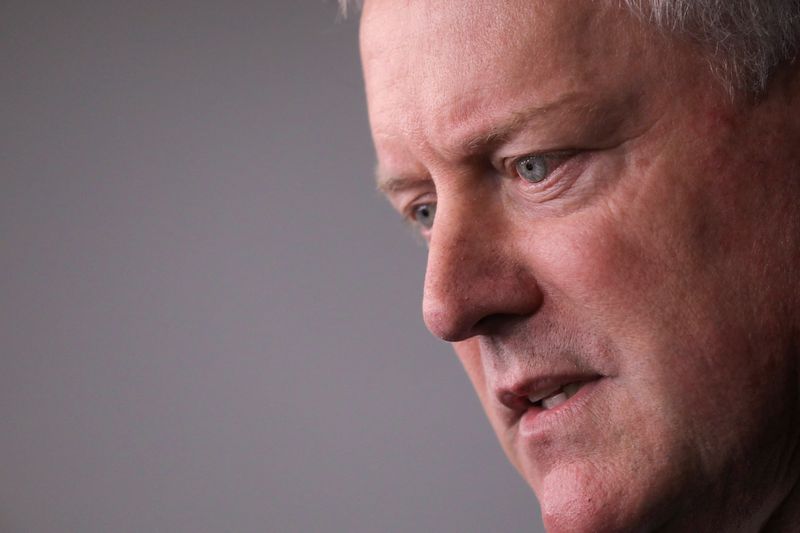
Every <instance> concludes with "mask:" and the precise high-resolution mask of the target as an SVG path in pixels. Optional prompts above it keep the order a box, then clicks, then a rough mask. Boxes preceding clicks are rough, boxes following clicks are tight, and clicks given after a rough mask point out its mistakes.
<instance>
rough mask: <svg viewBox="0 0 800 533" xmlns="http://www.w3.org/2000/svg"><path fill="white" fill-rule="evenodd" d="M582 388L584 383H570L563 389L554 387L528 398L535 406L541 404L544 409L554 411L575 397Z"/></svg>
mask: <svg viewBox="0 0 800 533" xmlns="http://www.w3.org/2000/svg"><path fill="white" fill-rule="evenodd" d="M582 386H583V383H569V384H567V385H564V386H563V387H553V388H550V389H547V390H544V391H542V392H540V393H538V394H535V395H533V394H532V395H530V396H528V401H530V402H531V403H533V404H535V403H538V402H541V404H542V407H543V408H544V409H552V408H554V407H558V406H559V405H561V404H562V403H564V402H566V401H567V400H569V399H570V398H572V397H573V396H575V394H576V393H577V392H578V391H579V390H580V389H581V387H582Z"/></svg>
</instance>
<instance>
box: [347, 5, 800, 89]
mask: <svg viewBox="0 0 800 533" xmlns="http://www.w3.org/2000/svg"><path fill="white" fill-rule="evenodd" d="M604 1H617V2H620V3H621V4H622V5H624V6H625V7H627V8H628V9H630V10H631V11H632V12H633V13H634V14H635V15H636V16H638V17H640V18H642V19H643V20H645V21H647V22H649V23H650V24H652V25H654V26H655V27H656V28H657V29H658V30H659V31H661V32H663V33H666V34H671V35H674V36H676V37H679V38H684V39H689V40H692V41H694V42H696V43H697V44H699V45H700V46H701V47H702V49H703V50H704V51H705V53H706V55H707V56H708V60H709V65H710V67H711V69H712V70H713V71H714V72H715V74H717V75H718V76H719V77H720V78H721V79H722V81H723V82H724V83H725V84H726V85H727V87H728V88H729V89H730V90H731V91H737V90H744V91H746V92H750V93H755V94H758V93H760V92H763V91H764V90H765V89H766V86H767V84H768V82H769V80H770V78H771V77H772V74H773V73H774V72H775V70H776V69H778V67H780V66H782V65H785V64H787V63H792V62H794V61H795V58H796V57H797V54H798V51H799V49H800V0H604ZM353 3H354V0H339V7H340V10H341V13H342V15H343V16H347V11H348V7H349V5H352V4H353ZM355 3H358V4H360V3H361V2H360V1H358V0H356V2H355Z"/></svg>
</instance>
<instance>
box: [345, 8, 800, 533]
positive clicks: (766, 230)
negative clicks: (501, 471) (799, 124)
mask: <svg viewBox="0 0 800 533" xmlns="http://www.w3.org/2000/svg"><path fill="white" fill-rule="evenodd" d="M612 4H614V5H615V3H612V2H608V3H602V2H596V1H583V0H581V1H575V2H569V3H567V2H544V1H531V0H518V1H509V2H481V1H475V0H468V1H460V2H442V1H435V0H430V1H414V2H402V3H399V2H394V1H390V0H368V1H367V2H366V5H365V7H364V13H363V17H362V34H361V44H362V56H363V63H364V72H365V79H366V88H367V95H368V101H369V113H370V122H371V126H372V132H373V136H374V141H375V146H376V151H377V156H378V162H379V171H378V172H379V178H378V179H379V182H380V186H381V188H382V189H383V190H384V191H385V193H386V194H387V196H388V198H389V200H390V201H391V203H392V204H393V206H394V207H395V208H396V209H397V210H398V211H399V212H400V213H401V214H402V215H403V216H404V217H405V218H406V219H408V220H409V221H410V222H411V224H413V225H414V226H415V227H416V228H417V229H418V230H419V232H420V233H421V234H422V236H423V237H424V238H425V240H426V241H427V243H428V247H429V252H428V254H429V255H428V264H427V270H426V277H425V287H424V301H423V313H424V319H425V322H426V324H427V326H428V328H429V329H430V330H431V332H433V333H434V334H435V335H437V336H438V337H441V338H442V339H445V340H448V341H451V342H453V343H454V346H455V350H456V352H457V354H458V356H459V358H460V359H461V361H462V363H463V365H464V367H465V368H466V370H467V373H468V375H469V377H470V379H471V381H472V383H473V384H474V386H475V389H476V390H477V393H478V395H479V396H480V399H481V401H482V403H483V406H484V408H485V410H486V412H487V414H488V416H489V419H490V421H491V423H492V426H493V427H494V430H495V432H496V433H497V436H498V438H499V440H500V443H501V445H502V447H503V449H504V450H505V452H506V454H507V455H508V457H509V459H510V460H511V462H512V463H513V464H514V465H515V466H516V468H517V469H518V470H519V472H520V473H521V474H522V476H523V477H524V478H525V479H526V480H527V481H528V483H529V484H530V485H531V487H532V488H533V489H534V491H535V492H536V494H537V496H538V498H539V501H540V503H541V507H542V513H543V516H544V520H545V525H546V526H547V528H548V530H550V531H569V532H578V531H587V532H589V531H592V532H593V531H637V530H651V529H656V528H666V529H671V530H676V531H702V530H704V529H703V528H704V527H709V528H711V527H715V530H720V528H722V530H724V526H725V524H728V525H730V526H731V527H733V526H735V527H743V528H747V527H760V525H761V524H763V523H764V521H766V520H767V517H768V516H769V515H770V514H771V513H772V512H773V511H774V510H775V508H776V507H777V505H778V502H779V501H780V500H781V499H783V498H785V497H786V494H787V493H788V492H789V490H790V485H791V484H792V483H793V481H794V476H795V474H792V473H791V472H795V473H796V469H795V467H794V466H793V465H792V463H791V460H792V458H793V457H794V454H793V450H794V448H795V447H796V446H797V435H796V434H795V433H796V430H795V429H793V428H797V420H798V408H797V398H798V375H797V369H796V363H795V362H796V353H795V351H794V347H795V342H796V339H795V338H794V337H793V335H794V332H795V331H796V326H797V317H796V316H795V314H794V313H795V311H794V310H795V309H796V308H797V301H796V300H797V292H798V291H797V288H796V286H795V285H796V280H797V272H796V270H795V269H793V268H788V267H787V265H795V264H797V263H798V257H800V255H798V250H797V246H796V238H794V237H792V236H793V235H800V232H799V231H798V230H799V229H800V225H799V224H798V221H797V215H796V213H795V211H796V209H795V208H794V207H792V205H793V202H795V200H792V199H796V198H798V195H797V193H798V190H797V189H798V186H797V182H798V179H797V178H798V176H797V175H796V174H797V170H796V169H797V168H798V162H797V161H796V159H795V160H793V159H792V158H796V156H794V153H795V152H796V149H793V148H791V146H796V145H797V140H798V139H797V135H796V132H797V129H796V127H792V126H790V125H789V124H788V122H787V120H788V119H787V118H786V116H787V113H786V112H785V110H781V109H782V108H781V107H780V105H782V104H783V103H785V100H786V98H787V97H781V98H783V100H781V104H776V103H774V102H772V101H771V100H770V98H771V97H770V96H769V95H768V97H767V98H765V100H764V101H763V102H761V103H753V102H738V101H736V100H735V99H733V98H731V97H730V95H729V94H728V93H726V91H725V90H724V88H723V87H722V84H721V83H719V82H718V80H717V79H716V78H715V77H714V76H713V74H712V73H711V70H710V69H709V67H708V64H707V61H706V59H704V57H703V56H702V55H701V54H699V53H698V50H696V49H694V48H693V47H692V46H690V45H688V44H680V43H678V42H676V41H674V40H673V39H672V38H670V37H667V36H664V35H662V34H658V33H656V32H655V31H652V30H650V29H649V28H648V27H646V26H645V25H643V24H642V23H641V22H640V21H638V20H635V19H634V18H633V17H631V16H630V15H629V14H628V13H627V11H624V10H622V9H621V8H618V7H612ZM604 6H605V7H604ZM779 100H780V98H779ZM792 128H793V129H792ZM792 169H794V170H792ZM793 173H794V174H795V175H794V176H793ZM776 243H784V244H782V245H776ZM741 509H747V510H748V512H747V513H746V516H742V515H741V514H740V513H739V511H740V510H741Z"/></svg>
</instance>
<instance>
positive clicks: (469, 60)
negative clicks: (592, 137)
mask: <svg viewBox="0 0 800 533" xmlns="http://www.w3.org/2000/svg"><path fill="white" fill-rule="evenodd" d="M626 13H627V12H625V11H624V10H621V9H611V8H610V7H608V6H607V5H606V3H605V2H600V1H597V0H571V1H570V2H565V1H561V2H552V1H541V0H539V1H537V0H510V1H503V2H499V1H480V0H463V1H446V0H445V1H442V0H439V1H436V0H410V1H404V2H400V1H398V0H367V2H366V4H365V6H364V11H363V15H362V23H361V49H362V58H363V64H364V71H365V80H366V88H367V96H368V102H369V112H370V121H371V124H372V129H373V136H374V138H375V142H376V146H377V148H378V155H379V159H380V160H381V161H382V164H383V163H385V162H386V161H389V160H391V159H404V158H406V155H407V154H405V153H402V152H404V151H406V150H407V149H411V148H412V146H413V145H416V146H422V145H430V146H431V147H432V146H433V145H436V148H437V149H441V150H443V151H448V150H452V151H459V150H461V149H463V148H464V147H465V146H466V145H469V144H470V143H471V142H472V141H473V140H474V139H476V138H480V137H481V136H482V135H486V134H491V133H492V129H493V128H494V127H495V126H496V125H497V124H498V123H499V122H509V121H512V122H513V119H514V114H517V115H519V114H521V113H525V112H528V111H530V110H531V109H546V110H548V109H549V110H550V112H551V116H550V119H551V120H552V119H553V118H554V117H555V116H557V114H558V113H559V111H561V108H559V103H561V102H562V101H565V100H566V101H569V102H570V104H571V105H572V106H573V107H586V106H591V105H592V103H591V100H592V96H593V95H594V96H597V98H598V99H608V97H609V96H610V95H611V94H612V93H613V92H615V91H618V90H620V88H619V86H618V85H619V83H620V82H621V81H623V78H622V77H621V76H620V73H621V72H625V77H626V78H629V77H631V76H634V74H635V72H634V69H632V68H629V67H630V66H631V64H632V63H633V61H634V60H635V59H640V58H639V57H636V56H638V52H637V53H631V52H632V50H631V49H630V48H631V43H630V42H623V41H624V40H625V39H623V38H622V37H620V36H621V35H630V34H631V31H632V30H631V27H632V28H634V29H635V30H637V31H639V30H640V28H639V25H638V23H637V24H634V23H633V22H634V21H632V20H631V19H630V18H627V17H626V16H625V15H626ZM628 40H629V39H628ZM576 95H583V96H584V98H583V100H581V98H579V97H578V98H576ZM542 118H543V119H544V118H545V115H544V114H542ZM400 140H402V144H403V146H402V147H401V146H399V143H398V142H397V141H400ZM409 142H411V144H409ZM390 147H392V149H391V150H390V149H389V148H390ZM406 159H407V158H406Z"/></svg>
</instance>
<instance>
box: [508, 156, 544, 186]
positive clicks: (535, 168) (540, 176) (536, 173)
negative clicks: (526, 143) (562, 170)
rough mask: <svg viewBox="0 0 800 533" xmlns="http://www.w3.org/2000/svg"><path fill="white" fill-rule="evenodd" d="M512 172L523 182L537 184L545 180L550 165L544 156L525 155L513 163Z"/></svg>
mask: <svg viewBox="0 0 800 533" xmlns="http://www.w3.org/2000/svg"><path fill="white" fill-rule="evenodd" d="M514 170H515V171H516V172H517V174H518V175H519V177H521V178H522V179H524V180H525V181H528V182H530V183H539V182H540V181H543V180H544V179H545V178H547V176H548V174H549V173H550V165H549V164H548V162H547V158H546V157H545V156H542V155H527V156H525V157H523V158H520V159H518V160H517V161H516V162H515V163H514Z"/></svg>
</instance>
